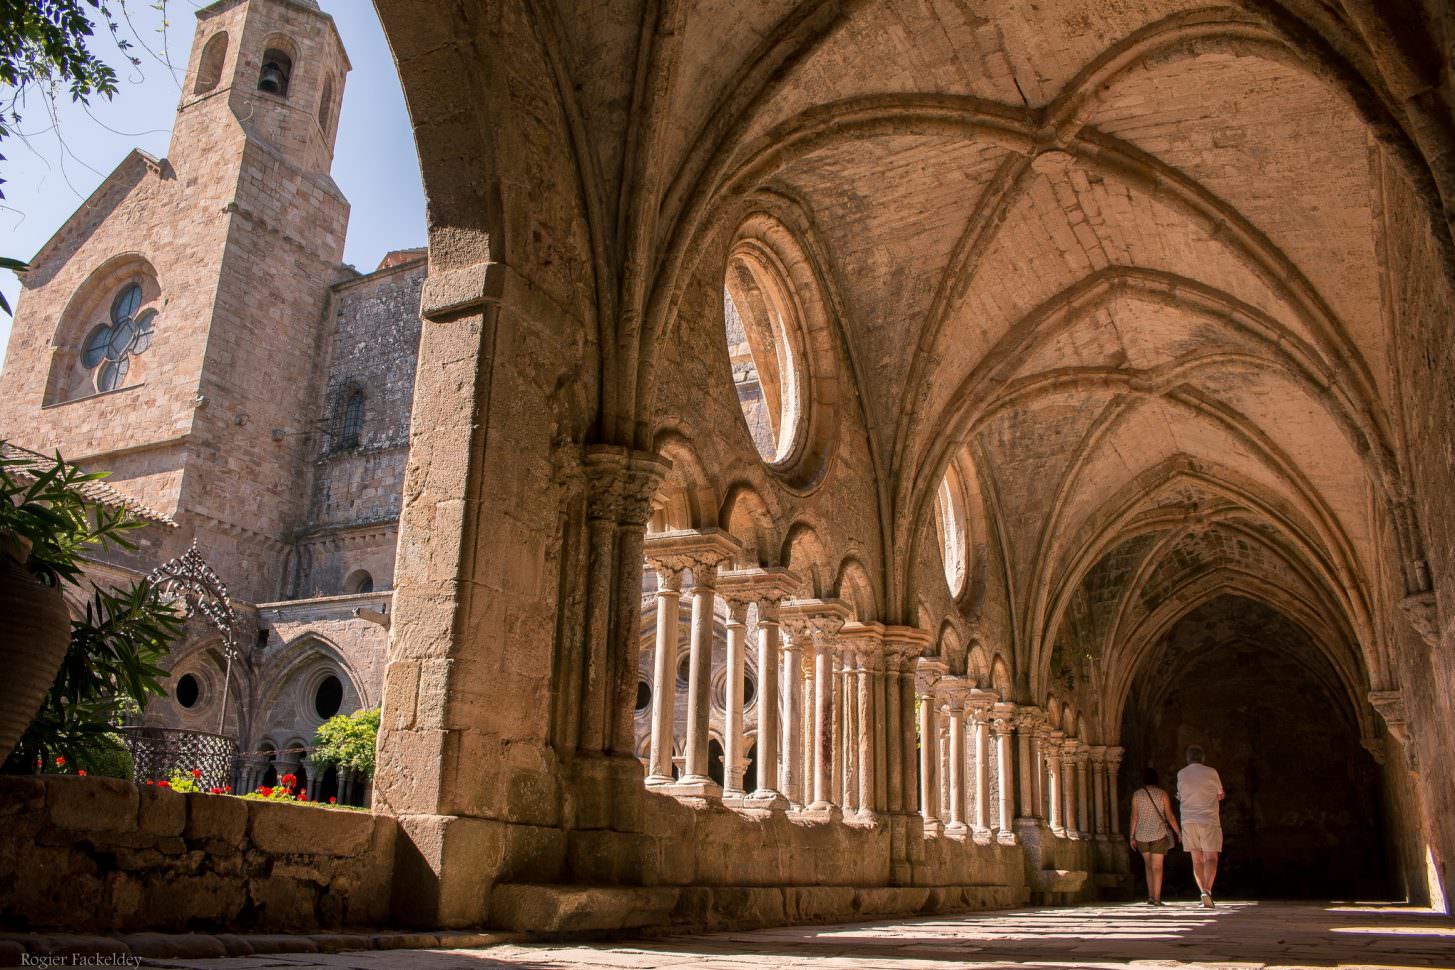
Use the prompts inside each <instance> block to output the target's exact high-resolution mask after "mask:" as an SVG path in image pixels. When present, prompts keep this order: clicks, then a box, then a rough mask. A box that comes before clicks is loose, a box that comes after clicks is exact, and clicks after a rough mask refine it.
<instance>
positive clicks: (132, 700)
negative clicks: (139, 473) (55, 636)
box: [0, 455, 182, 773]
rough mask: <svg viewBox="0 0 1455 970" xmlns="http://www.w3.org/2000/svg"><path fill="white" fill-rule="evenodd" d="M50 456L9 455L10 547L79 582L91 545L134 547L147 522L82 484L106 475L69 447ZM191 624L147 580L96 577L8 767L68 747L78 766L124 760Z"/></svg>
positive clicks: (0, 463)
mask: <svg viewBox="0 0 1455 970" xmlns="http://www.w3.org/2000/svg"><path fill="white" fill-rule="evenodd" d="M43 466H44V467H39V468H37V467H36V463H35V462H34V461H32V460H30V459H3V458H0V555H9V556H11V557H12V558H15V559H16V560H17V561H20V562H23V563H25V565H26V566H28V567H29V568H30V569H31V570H32V571H33V572H35V573H37V574H42V575H46V576H49V577H51V578H52V581H54V582H66V583H70V584H72V585H77V584H78V583H79V581H80V578H81V570H82V568H83V566H84V556H85V554H86V553H87V552H89V551H95V550H97V549H101V548H105V547H107V546H111V545H115V546H120V547H122V548H125V549H134V548H135V545H134V544H133V543H132V542H131V541H130V540H128V539H127V538H126V533H127V532H128V531H130V530H133V529H136V528H139V527H141V526H142V525H144V524H145V523H143V522H141V521H140V520H139V519H137V518H136V517H135V516H133V515H132V514H131V513H130V512H129V511H128V510H126V509H124V508H119V507H117V508H108V507H106V506H102V505H99V504H98V503H96V502H95V501H93V500H91V499H88V498H87V497H86V496H85V495H84V494H83V493H82V491H81V490H80V488H79V487H78V486H80V485H82V484H84V483H85V482H88V481H94V480H96V479H99V478H102V477H104V476H101V475H96V474H86V473H83V472H81V471H79V470H78V469H77V468H75V467H74V466H72V465H67V464H66V463H65V462H64V461H62V460H61V458H60V456H59V455H57V456H56V458H55V460H54V461H53V462H45V463H43ZM27 552H28V555H27ZM181 629H182V620H181V617H180V616H179V615H178V613H177V611H176V610H175V609H173V608H172V607H171V606H170V605H168V604H166V603H164V602H162V601H161V600H159V599H158V598H157V597H156V595H155V594H154V591H153V589H152V587H151V585H150V584H148V583H147V582H146V581H145V580H141V581H138V582H136V583H133V584H132V585H131V586H130V587H128V588H125V589H103V588H101V587H98V586H95V585H93V586H92V590H91V595H90V598H89V599H88V601H87V603H86V607H85V612H84V615H82V616H79V617H75V618H73V619H72V620H71V637H70V643H69V646H68V647H67V650H66V655H65V658H64V659H63V660H62V662H61V669H60V671H59V673H58V674H57V676H56V680H55V682H54V683H53V684H52V685H51V689H50V691H49V693H48V694H47V695H46V698H45V701H44V702H43V703H42V704H41V709H40V712H39V714H37V715H36V718H35V720H34V721H32V722H31V724H30V727H28V728H27V729H26V732H25V734H24V735H22V737H21V739H20V742H19V744H18V745H17V746H16V749H15V751H14V752H13V753H12V754H11V756H10V758H9V759H8V760H7V761H6V762H5V770H6V771H8V772H27V771H34V770H36V764H37V763H39V764H40V765H42V766H49V765H51V764H53V763H54V760H55V758H56V757H58V756H59V757H64V758H65V759H66V760H67V761H69V762H70V763H72V764H75V765H78V766H81V765H84V764H85V763H87V762H90V763H92V764H99V763H101V762H105V763H107V764H111V763H114V762H116V761H117V758H116V755H117V747H118V745H117V738H116V734H115V730H116V725H117V724H118V723H119V722H120V721H121V719H122V717H123V716H124V715H126V714H129V713H132V712H134V711H138V710H140V709H141V708H142V707H144V706H145V705H146V702H147V700H148V699H149V698H150V697H151V696H152V695H154V694H160V693H162V692H163V688H162V686H161V678H162V677H163V676H164V674H165V672H164V671H163V670H162V669H161V668H160V667H159V666H158V662H159V661H160V660H161V659H162V657H164V656H165V655H166V653H167V651H168V650H170V649H171V646H172V643H173V642H174V641H175V640H176V639H177V637H178V636H179V635H180V633H181ZM98 773H99V772H98Z"/></svg>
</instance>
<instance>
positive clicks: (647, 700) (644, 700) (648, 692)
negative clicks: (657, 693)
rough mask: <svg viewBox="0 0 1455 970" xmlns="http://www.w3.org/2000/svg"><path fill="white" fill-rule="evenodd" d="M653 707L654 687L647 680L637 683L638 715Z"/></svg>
mask: <svg viewBox="0 0 1455 970" xmlns="http://www.w3.org/2000/svg"><path fill="white" fill-rule="evenodd" d="M651 706H652V685H651V684H648V683H647V682H646V681H645V680H639V681H637V702H636V712H637V713H638V714H640V713H642V712H643V711H645V710H646V709H647V708H649V707H651Z"/></svg>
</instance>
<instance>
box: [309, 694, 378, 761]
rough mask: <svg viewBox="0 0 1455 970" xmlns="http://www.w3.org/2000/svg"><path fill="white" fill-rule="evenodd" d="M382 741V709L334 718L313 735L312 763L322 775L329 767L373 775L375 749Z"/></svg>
mask: <svg viewBox="0 0 1455 970" xmlns="http://www.w3.org/2000/svg"><path fill="white" fill-rule="evenodd" d="M378 740H379V709H378V708H377V707H371V708H368V709H366V710H362V711H355V712H354V713H352V714H335V715H334V716H333V717H331V718H329V719H328V720H327V721H324V722H323V723H322V724H321V725H319V727H318V731H317V732H316V733H315V734H314V735H313V744H314V748H313V753H312V754H310V755H309V756H308V760H309V762H310V763H312V764H314V765H317V766H318V770H319V771H323V770H325V769H327V768H329V767H330V766H332V767H336V768H343V769H350V770H352V771H354V772H357V773H359V774H362V775H366V776H372V775H373V774H374V746H375V744H377V743H378Z"/></svg>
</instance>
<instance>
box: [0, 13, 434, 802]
mask: <svg viewBox="0 0 1455 970" xmlns="http://www.w3.org/2000/svg"><path fill="white" fill-rule="evenodd" d="M349 67H350V66H349V61H348V57H347V55H346V53H345V52H344V49H343V46H342V43H341V42H340V40H339V38H338V34H337V31H336V30H335V28H334V26H333V22H332V20H331V19H330V18H329V17H328V16H326V15H325V14H323V13H322V12H321V11H320V10H319V9H318V7H317V4H314V3H311V2H290V0H259V2H253V3H220V4H214V5H212V6H210V7H208V8H206V9H204V10H202V11H200V12H199V15H198V25H197V37H196V43H195V44H194V46H193V50H192V54H191V59H190V62H189V64H188V68H187V74H186V77H185V79H184V84H183V95H182V98H181V101H180V103H179V104H178V110H177V119H176V124H175V128H174V131H173V137H172V144H171V148H170V150H169V151H168V154H167V157H166V158H164V159H157V158H152V157H150V156H148V155H146V154H145V153H143V152H140V151H135V152H133V153H131V154H130V155H129V156H127V158H125V159H124V160H123V161H122V163H121V164H120V165H119V166H117V168H116V170H115V171H113V172H112V173H111V174H110V176H108V177H107V178H106V180H105V181H104V182H103V183H102V184H101V186H100V187H99V188H97V189H96V191H95V192H94V193H93V194H92V195H91V197H90V198H88V199H87V200H86V202H85V203H84V204H83V205H82V206H81V207H80V208H79V209H78V210H77V211H76V213H75V214H74V215H72V216H71V218H70V219H68V220H67V221H66V223H65V224H64V225H63V226H62V227H61V228H60V229H59V230H58V231H57V233H56V234H55V236H54V237H53V238H52V239H51V240H50V241H49V242H47V243H46V245H45V246H44V247H43V248H42V249H41V251H40V252H39V253H37V254H36V256H35V258H34V259H33V260H32V261H31V268H30V270H29V271H28V272H26V273H25V274H24V276H23V280H22V282H23V291H22V297H21V300H20V304H19V306H18V307H17V315H16V319H15V324H14V329H13V331H12V336H11V341H10V346H9V350H8V353H7V355H6V359H5V367H4V370H3V373H0V389H3V394H0V398H3V402H0V436H3V437H4V438H6V439H7V440H9V441H10V442H12V443H14V444H16V445H20V446H23V447H26V448H29V449H31V450H33V451H41V452H45V453H48V454H53V453H55V452H56V451H59V452H60V453H61V454H62V455H63V456H64V457H65V458H66V459H67V460H68V461H72V462H74V463H76V464H79V465H81V466H82V467H84V468H86V469H88V470H104V471H108V472H110V475H111V477H110V478H109V479H108V481H109V482H110V484H112V485H113V486H114V487H116V488H117V489H118V490H119V491H121V492H122V493H124V494H126V495H127V496H128V497H129V498H131V499H133V500H135V501H137V502H139V503H141V504H143V505H145V506H146V507H148V508H149V509H152V510H155V511H156V512H158V513H160V516H159V517H158V518H159V519H160V520H164V521H158V522H157V523H154V524H152V525H150V526H149V527H148V528H147V529H146V530H145V533H144V534H143V536H142V537H141V543H142V544H141V548H140V549H139V550H138V551H137V552H136V553H132V554H127V553H124V552H121V551H119V550H118V551H115V552H113V553H111V554H109V555H108V556H107V557H106V558H107V560H108V561H106V562H102V563H98V564H97V566H96V567H95V569H94V570H93V572H94V573H95V574H96V576H97V578H99V579H103V580H106V581H120V580H125V579H126V578H129V577H135V576H137V575H140V574H144V573H146V572H147V571H149V570H150V569H151V568H153V567H154V566H156V565H157V564H159V563H160V562H162V561H163V560H166V559H168V558H171V557H173V556H175V555H178V554H180V553H181V552H182V551H184V550H185V549H186V548H187V547H188V546H189V545H190V544H191V543H193V542H196V544H197V546H198V548H199V550H200V551H201V553H202V555H203V556H204V558H205V559H206V560H207V561H208V562H209V563H211V564H212V565H213V566H214V567H215V568H216V570H217V571H218V573H219V575H220V577H221V578H222V580H223V581H224V582H225V583H226V584H227V585H228V587H229V590H230V592H231V594H232V596H233V598H234V602H235V605H236V608H237V610H238V613H239V617H240V620H241V621H242V629H241V630H240V631H239V634H238V637H237V640H238V652H239V656H238V657H237V658H236V660H235V662H234V663H233V665H232V669H231V672H230V673H228V672H227V664H226V660H225V658H224V656H223V654H222V645H221V641H220V639H219V638H218V637H217V636H216V634H215V631H213V632H209V631H208V630H207V629H206V628H205V626H202V625H197V626H195V628H194V627H190V626H189V635H188V638H187V640H186V641H185V642H183V643H182V644H179V645H178V647H177V648H176V650H175V651H174V652H173V654H172V655H171V657H169V658H168V661H167V664H166V665H167V667H168V669H169V672H170V675H171V677H170V681H169V683H168V687H169V692H168V694H167V695H166V696H165V697H161V698H158V699H156V700H155V701H154V702H153V703H152V705H151V706H150V708H149V709H148V711H147V712H146V716H145V720H144V723H146V724H149V725H156V726H165V727H173V728H182V729H189V730H199V731H206V732H219V731H221V733H224V734H227V735H229V736H232V737H234V738H235V739H237V741H238V743H239V746H240V748H241V750H242V751H243V752H244V763H243V769H242V771H241V775H240V777H239V781H242V782H248V783H255V782H258V781H262V780H265V779H267V778H269V777H272V776H275V775H277V774H280V773H285V772H288V771H292V772H293V773H295V774H297V775H298V776H299V777H300V778H305V779H306V778H308V776H309V772H308V770H307V761H306V748H307V747H308V746H309V745H311V742H312V737H313V729H314V728H315V727H316V726H317V725H318V724H319V723H321V722H322V720H323V719H325V718H326V717H328V716H330V715H332V714H333V713H336V712H338V711H343V712H345V713H348V712H350V711H353V710H355V709H358V708H361V707H376V706H378V705H379V703H380V701H381V698H380V688H381V685H382V680H383V665H384V661H385V651H386V642H387V636H388V630H387V622H388V612H389V601H390V591H391V589H392V586H393V572H394V549H395V544H396V541H397V531H398V527H397V524H398V517H399V503H400V496H401V490H402V483H403V474H404V457H405V453H406V450H407V446H408V434H409V412H410V405H411V401H412V396H413V383H414V365H415V357H416V351H417V345H418V339H419V296H420V288H421V285H422V283H423V279H424V254H423V251H422V250H421V251H401V252H396V253H391V254H390V255H389V256H388V257H387V258H386V259H385V260H384V261H383V262H382V263H381V265H380V266H379V267H378V268H377V269H375V271H373V272H371V273H365V274H360V273H358V272H355V271H354V270H353V269H352V268H350V267H346V266H344V265H343V264H342V262H341V258H342V254H343V244H344V234H345V232H346V230H347V225H348V213H349V207H348V203H347V201H346V200H345V199H344V197H343V195H342V194H341V193H340V191H339V189H338V187H337V185H335V184H334V182H333V180H332V179H331V178H330V177H329V169H330V167H331V165H332V158H333V146H334V137H335V134H336V126H337V121H338V113H339V108H340V105H341V103H342V99H343V96H344V86H345V80H346V78H347V76H348V72H349ZM361 617H367V619H366V618H361ZM225 680H227V682H228V686H227V695H228V696H227V698H226V703H225V704H224V699H223V695H224V681H225ZM224 707H225V708H226V710H225V711H224ZM224 717H225V723H224V720H223V719H224ZM329 784H330V786H331V787H330V789H329V791H330V793H333V792H335V791H336V790H337V783H336V782H335V781H332V780H330V783H329ZM320 791H322V789H320ZM363 797H364V793H363V791H362V789H360V790H359V791H358V793H357V795H356V800H362V799H363Z"/></svg>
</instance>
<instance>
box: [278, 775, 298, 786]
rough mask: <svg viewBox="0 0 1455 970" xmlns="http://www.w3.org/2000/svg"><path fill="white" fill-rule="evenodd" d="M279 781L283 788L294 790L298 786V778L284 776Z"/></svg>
mask: <svg viewBox="0 0 1455 970" xmlns="http://www.w3.org/2000/svg"><path fill="white" fill-rule="evenodd" d="M279 781H281V782H282V783H283V787H284V788H294V787H297V785H298V776H297V775H292V774H289V775H284V776H283V777H282V778H280V779H279Z"/></svg>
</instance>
